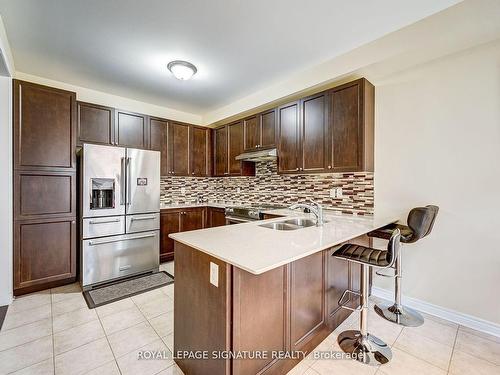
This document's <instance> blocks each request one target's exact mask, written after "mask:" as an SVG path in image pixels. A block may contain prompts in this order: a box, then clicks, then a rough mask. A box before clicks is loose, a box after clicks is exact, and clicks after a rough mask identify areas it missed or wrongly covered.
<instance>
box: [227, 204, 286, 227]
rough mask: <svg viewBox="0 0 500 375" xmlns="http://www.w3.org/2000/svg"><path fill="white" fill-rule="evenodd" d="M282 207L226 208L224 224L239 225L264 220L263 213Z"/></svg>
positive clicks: (252, 205)
mask: <svg viewBox="0 0 500 375" xmlns="http://www.w3.org/2000/svg"><path fill="white" fill-rule="evenodd" d="M283 207H284V206H283V205H278V204H265V203H252V204H248V205H241V206H231V207H226V224H239V223H247V222H249V221H255V220H262V219H263V218H264V214H263V212H264V211H269V210H274V209H277V208H283Z"/></svg>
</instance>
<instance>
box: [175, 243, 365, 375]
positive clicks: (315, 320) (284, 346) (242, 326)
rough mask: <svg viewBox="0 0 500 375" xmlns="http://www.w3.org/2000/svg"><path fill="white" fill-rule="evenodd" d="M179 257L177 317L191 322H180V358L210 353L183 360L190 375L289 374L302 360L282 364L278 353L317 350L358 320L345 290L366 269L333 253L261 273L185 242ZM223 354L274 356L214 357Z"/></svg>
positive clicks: (177, 339) (177, 245)
mask: <svg viewBox="0 0 500 375" xmlns="http://www.w3.org/2000/svg"><path fill="white" fill-rule="evenodd" d="M360 241H366V240H365V238H361V239H360ZM175 252H176V261H175V274H176V285H175V288H176V293H175V302H174V308H175V312H174V314H175V315H176V316H182V317H184V319H176V320H175V322H174V324H175V328H174V335H175V337H174V352H175V353H178V352H179V351H184V350H188V351H197V350H201V351H205V350H206V351H208V353H209V359H206V360H204V359H198V360H192V359H182V358H178V359H176V362H177V364H178V365H179V366H180V367H181V369H182V370H183V371H184V373H187V374H193V375H197V374H206V373H213V374H221V375H251V374H252V375H253V374H266V375H270V374H273V375H281V374H286V373H287V372H288V371H290V370H291V369H292V368H293V367H294V366H295V365H296V364H297V363H298V362H299V361H300V360H301V359H302V358H293V359H292V358H287V359H279V358H277V357H276V356H275V355H274V356H273V352H274V353H277V352H288V353H290V352H293V351H301V352H304V353H309V352H311V351H312V350H313V349H314V348H315V347H316V346H318V345H319V344H320V343H321V342H322V341H323V340H324V339H325V338H326V337H327V336H328V335H329V334H330V333H331V332H332V331H333V330H334V329H335V328H337V327H338V326H339V325H340V324H341V323H342V322H343V321H344V320H345V319H346V318H347V317H348V316H349V315H350V314H351V311H350V310H346V309H342V308H340V306H339V305H338V300H339V298H340V296H341V295H342V293H343V292H344V290H345V289H347V288H352V287H354V288H356V285H357V286H358V287H359V281H358V280H357V278H359V273H358V271H356V270H357V269H359V267H353V268H352V267H351V264H350V263H349V262H346V261H342V260H338V259H335V258H333V257H332V256H331V255H332V253H333V250H332V249H328V250H325V251H321V252H318V253H315V254H312V255H310V256H308V257H305V258H302V259H299V260H297V261H295V262H292V263H289V264H287V265H284V266H282V267H278V268H276V269H273V270H270V271H268V272H265V273H263V274H260V275H253V274H251V273H248V272H246V271H243V270H241V269H239V268H237V267H234V266H231V265H229V264H227V263H225V262H223V261H221V260H219V259H216V258H213V257H211V256H209V255H207V254H205V253H203V252H200V251H197V250H195V249H193V248H191V247H189V246H186V245H184V244H181V243H179V242H175ZM210 263H214V264H216V265H218V267H219V268H218V270H219V271H218V272H219V273H218V274H219V285H218V286H217V287H216V286H214V285H212V284H211V283H210ZM352 305H353V307H355V306H356V305H357V303H356V301H352ZM193 306H203V309H196V310H195V309H193ZM223 350H231V351H233V352H238V351H239V352H240V353H243V352H247V353H253V352H255V351H266V352H267V353H269V355H268V356H267V358H258V359H248V358H247V359H241V358H239V359H226V358H213V357H211V355H212V353H213V351H223Z"/></svg>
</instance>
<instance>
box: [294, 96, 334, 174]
mask: <svg viewBox="0 0 500 375" xmlns="http://www.w3.org/2000/svg"><path fill="white" fill-rule="evenodd" d="M327 103H328V99H327V94H326V93H320V94H316V95H312V96H309V97H307V98H304V99H301V100H300V109H301V114H300V117H301V118H300V120H301V121H300V151H299V155H300V160H299V168H300V171H301V172H325V171H327V165H328V161H327V159H328V122H327V117H328V107H327Z"/></svg>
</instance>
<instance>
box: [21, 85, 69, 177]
mask: <svg viewBox="0 0 500 375" xmlns="http://www.w3.org/2000/svg"><path fill="white" fill-rule="evenodd" d="M13 85H14V97H13V101H14V111H13V112H14V113H13V123H14V131H13V133H14V167H15V168H16V169H33V168H35V169H52V170H53V169H54V168H56V169H58V168H61V169H64V170H67V169H74V168H75V167H76V151H75V146H76V94H75V93H73V92H69V91H64V90H59V89H54V88H51V87H46V86H41V85H37V84H34V83H29V82H24V81H18V80H14V81H13Z"/></svg>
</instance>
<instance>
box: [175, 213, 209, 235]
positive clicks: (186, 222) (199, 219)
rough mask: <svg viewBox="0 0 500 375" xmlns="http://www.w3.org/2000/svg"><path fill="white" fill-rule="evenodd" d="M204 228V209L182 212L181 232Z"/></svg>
mask: <svg viewBox="0 0 500 375" xmlns="http://www.w3.org/2000/svg"><path fill="white" fill-rule="evenodd" d="M203 228H205V210H204V209H203V208H201V209H198V208H196V209H190V210H185V211H183V212H182V215H181V232H187V231H189V230H196V229H203Z"/></svg>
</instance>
